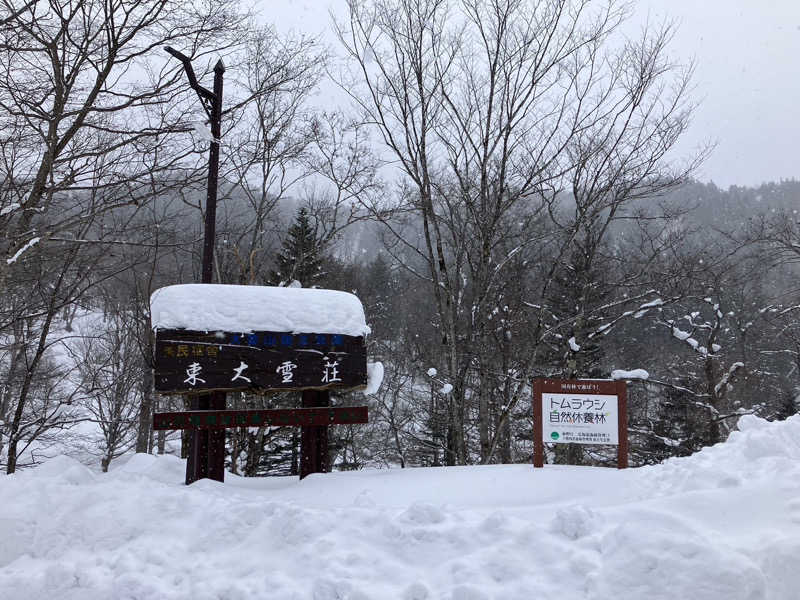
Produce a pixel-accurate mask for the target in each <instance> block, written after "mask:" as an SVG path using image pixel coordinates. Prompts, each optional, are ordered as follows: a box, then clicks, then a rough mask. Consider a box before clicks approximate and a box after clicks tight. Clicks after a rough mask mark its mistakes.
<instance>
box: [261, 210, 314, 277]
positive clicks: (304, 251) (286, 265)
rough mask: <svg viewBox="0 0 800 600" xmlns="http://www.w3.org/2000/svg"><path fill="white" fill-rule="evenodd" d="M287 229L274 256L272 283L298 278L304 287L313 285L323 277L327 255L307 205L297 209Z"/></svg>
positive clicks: (271, 273) (271, 274)
mask: <svg viewBox="0 0 800 600" xmlns="http://www.w3.org/2000/svg"><path fill="white" fill-rule="evenodd" d="M288 233H289V235H288V236H287V237H286V239H285V240H284V242H283V246H282V248H281V250H280V251H279V252H278V254H277V255H276V256H275V269H274V270H272V271H271V272H270V277H269V283H271V284H272V285H289V284H290V283H291V282H292V281H299V282H300V283H301V284H302V286H303V287H312V286H313V285H314V284H315V283H317V282H318V281H319V280H320V279H321V278H322V275H323V268H322V264H323V261H324V258H323V256H322V254H321V249H320V247H319V243H318V241H317V237H316V232H315V231H314V228H313V227H312V226H311V223H310V221H309V217H308V211H307V210H306V209H305V208H300V209H299V210H298V211H297V217H296V218H295V221H294V224H292V226H291V227H290V228H289V232H288Z"/></svg>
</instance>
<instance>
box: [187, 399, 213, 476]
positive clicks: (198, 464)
mask: <svg viewBox="0 0 800 600" xmlns="http://www.w3.org/2000/svg"><path fill="white" fill-rule="evenodd" d="M189 401H190V404H189V407H190V409H191V410H208V409H209V407H210V398H209V395H208V394H202V395H193V396H190V398H189ZM207 457H208V431H193V432H191V433H190V435H189V456H188V457H187V459H186V485H190V484H192V483H194V482H195V481H197V480H198V479H203V478H204V477H208V458H207Z"/></svg>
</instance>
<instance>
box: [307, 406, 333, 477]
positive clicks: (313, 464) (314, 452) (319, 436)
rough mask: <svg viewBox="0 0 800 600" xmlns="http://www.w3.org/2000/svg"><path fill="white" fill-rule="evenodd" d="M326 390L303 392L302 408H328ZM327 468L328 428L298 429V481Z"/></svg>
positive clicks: (311, 427) (310, 427) (324, 426)
mask: <svg viewBox="0 0 800 600" xmlns="http://www.w3.org/2000/svg"><path fill="white" fill-rule="evenodd" d="M330 405H331V402H330V392H328V391H327V390H304V391H303V399H302V407H303V408H317V407H327V406H330ZM327 468H328V426H327V425H323V426H309V427H301V428H300V479H303V478H304V477H306V476H308V475H311V474H312V473H324V472H325V471H326V470H327Z"/></svg>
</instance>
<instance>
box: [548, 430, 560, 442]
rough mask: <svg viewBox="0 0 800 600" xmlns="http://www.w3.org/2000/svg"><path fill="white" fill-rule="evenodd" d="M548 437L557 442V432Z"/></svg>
mask: <svg viewBox="0 0 800 600" xmlns="http://www.w3.org/2000/svg"><path fill="white" fill-rule="evenodd" d="M550 437H551V438H553V439H554V440H557V439H558V438H559V437H560V436H559V435H558V432H557V431H554V432H553V433H551V434H550Z"/></svg>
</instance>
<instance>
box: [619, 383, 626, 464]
mask: <svg viewBox="0 0 800 600" xmlns="http://www.w3.org/2000/svg"><path fill="white" fill-rule="evenodd" d="M617 413H618V415H619V418H618V423H619V424H618V428H619V429H618V436H619V440H618V441H619V445H618V446H617V468H619V469H627V468H628V384H627V383H625V381H617Z"/></svg>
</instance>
